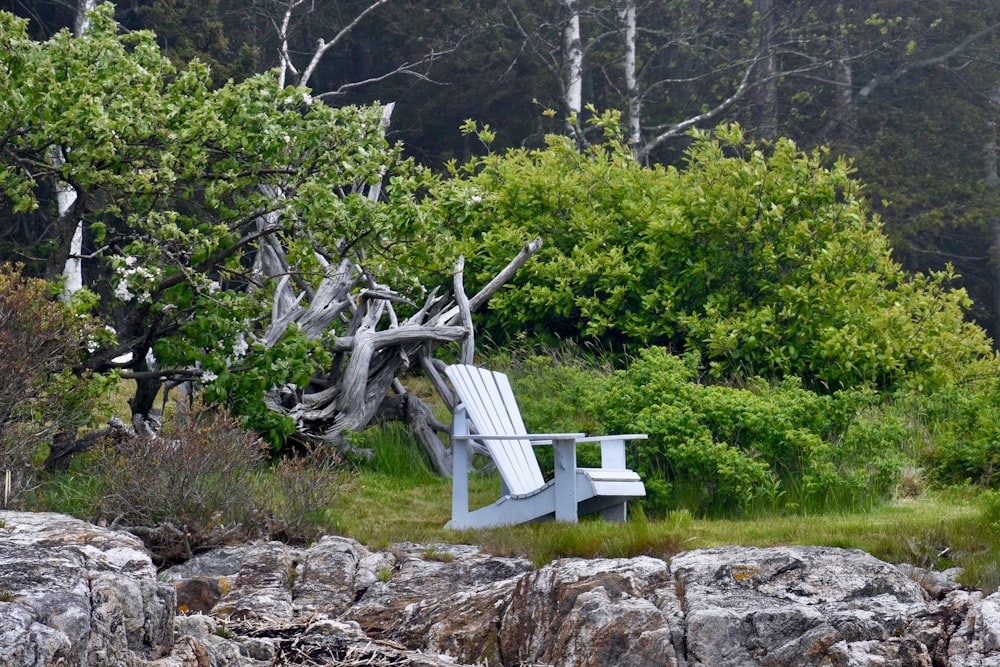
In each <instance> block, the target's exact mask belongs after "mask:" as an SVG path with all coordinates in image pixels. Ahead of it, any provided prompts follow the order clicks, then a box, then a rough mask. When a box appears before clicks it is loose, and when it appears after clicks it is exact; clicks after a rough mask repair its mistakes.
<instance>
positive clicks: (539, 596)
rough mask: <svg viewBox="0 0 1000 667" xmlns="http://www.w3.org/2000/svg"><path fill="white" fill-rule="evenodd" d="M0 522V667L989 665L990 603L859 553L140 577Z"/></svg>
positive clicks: (446, 549)
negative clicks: (128, 666) (538, 565)
mask: <svg viewBox="0 0 1000 667" xmlns="http://www.w3.org/2000/svg"><path fill="white" fill-rule="evenodd" d="M0 521H2V522H3V528H2V529H0V597H2V601H0V666H6V665H11V666H20V665H32V666H34V665H38V666H41V665H88V666H90V665H94V666H104V665H149V666H151V667H152V666H155V667H181V666H185V667H187V666H189V665H190V666H198V667H203V666H218V667H223V666H236V665H241V666H250V667H254V666H260V667H263V666H264V665H307V664H308V665H362V664H364V665H414V666H416V665H422V666H428V667H439V666H444V665H486V664H488V665H560V666H564V665H565V666H571V665H572V666H593V667H597V666H604V665H620V666H633V665H634V666H640V665H641V666H646V665H666V666H677V667H696V666H712V667H727V666H733V667H735V666H740V667H742V666H751V665H752V666H756V665H760V666H764V665H767V666H779V667H780V666H783V665H788V666H793V665H794V666H802V665H842V666H844V667H861V666H866V665H872V666H875V665H879V666H883V667H894V666H895V667H904V666H907V667H908V666H911V665H913V666H924V665H926V666H928V667H932V666H950V667H991V666H995V667H1000V594H994V595H991V596H989V597H985V598H984V595H983V593H981V592H979V591H969V590H965V589H963V588H961V587H960V586H958V584H956V583H954V582H953V581H952V580H951V578H949V577H947V576H945V574H942V573H933V572H926V571H922V570H919V569H917V568H913V567H908V566H894V565H890V564H888V563H884V562H882V561H879V560H877V559H875V558H873V557H871V556H870V555H868V554H865V553H863V552H860V551H853V550H844V549H830V548H815V547H775V548H768V549H758V548H745V547H725V548H717V549H701V550H695V551H688V552H684V553H680V554H677V555H675V556H673V557H672V558H671V559H669V560H663V559H658V558H651V557H638V558H627V559H590V560H584V559H564V560H558V561H555V562H553V563H550V564H548V565H546V566H544V567H541V568H537V569H536V568H533V567H532V566H531V564H530V563H529V562H528V561H526V560H524V559H521V558H501V557H496V556H491V555H489V554H485V553H482V552H480V551H479V550H478V549H476V548H474V547H469V546H454V545H414V544H401V545H395V546H394V547H393V548H391V549H389V550H386V551H370V550H368V549H366V548H365V547H364V546H362V545H360V544H358V543H357V542H355V541H353V540H349V539H345V538H340V537H325V538H323V539H322V540H320V541H319V542H317V543H316V544H314V545H312V546H310V547H309V548H302V549H297V548H292V547H288V546H286V545H283V544H280V543H277V542H265V543H259V544H251V545H243V546H238V547H226V548H221V549H217V550H215V551H212V552H210V553H207V554H203V555H200V556H197V557H195V558H194V559H192V560H190V561H188V562H187V563H185V564H183V565H180V566H176V567H174V568H171V569H169V570H166V571H165V572H161V573H159V575H157V574H156V573H155V571H154V570H153V567H152V564H151V563H150V560H149V557H148V556H147V555H146V553H145V552H144V551H143V550H142V547H141V544H140V543H139V542H138V541H137V540H136V539H135V538H132V537H131V536H129V535H127V534H123V533H116V532H111V531H107V530H103V529H100V528H96V527H94V526H90V525H89V524H86V523H83V522H79V521H76V520H73V519H68V518H66V517H61V516H58V515H45V514H17V513H0ZM952 574H954V573H952ZM952 578H953V577H952ZM175 609H176V610H177V612H176V614H175Z"/></svg>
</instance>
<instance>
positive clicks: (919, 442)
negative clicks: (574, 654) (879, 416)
mask: <svg viewBox="0 0 1000 667" xmlns="http://www.w3.org/2000/svg"><path fill="white" fill-rule="evenodd" d="M894 407H895V409H896V411H897V412H898V413H899V414H900V415H901V416H902V417H903V418H905V419H906V420H907V422H908V424H909V425H910V429H911V431H912V433H913V438H912V441H913V442H912V450H913V455H914V457H915V458H916V459H917V461H918V462H919V463H920V464H921V466H922V468H923V469H924V470H925V471H926V474H927V475H928V477H929V478H930V480H931V481H932V482H934V483H936V484H939V485H940V484H967V483H972V484H981V485H983V486H986V487H994V488H995V487H997V485H998V484H1000V379H998V377H997V375H996V374H995V373H994V374H991V375H990V376H988V377H986V378H983V379H982V380H980V381H976V382H968V383H965V384H962V385H954V386H950V387H946V388H943V389H941V390H939V391H937V392H934V393H933V394H922V393H918V392H907V393H904V394H901V395H900V396H898V397H897V398H896V401H895V406H894Z"/></svg>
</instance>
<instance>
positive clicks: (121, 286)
mask: <svg viewBox="0 0 1000 667" xmlns="http://www.w3.org/2000/svg"><path fill="white" fill-rule="evenodd" d="M115 298H116V299H120V300H122V301H125V302H128V301H131V300H132V299H134V298H135V295H134V294H132V292H130V291H129V289H128V283H126V282H125V281H124V280H123V281H121V282H120V283H118V286H117V287H115Z"/></svg>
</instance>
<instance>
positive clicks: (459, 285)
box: [455, 255, 476, 364]
mask: <svg viewBox="0 0 1000 667" xmlns="http://www.w3.org/2000/svg"><path fill="white" fill-rule="evenodd" d="M464 270H465V257H464V256H462V255H459V256H458V261H457V262H455V302H456V303H457V304H458V314H459V322H460V326H464V327H465V328H466V330H467V331H468V334H467V335H466V337H465V340H463V341H462V363H463V364H472V363H475V357H476V333H475V331H474V330H473V328H472V311H470V310H469V298H468V297H467V296H465V285H464V284H463V283H464V279H463V276H462V272H463V271H464Z"/></svg>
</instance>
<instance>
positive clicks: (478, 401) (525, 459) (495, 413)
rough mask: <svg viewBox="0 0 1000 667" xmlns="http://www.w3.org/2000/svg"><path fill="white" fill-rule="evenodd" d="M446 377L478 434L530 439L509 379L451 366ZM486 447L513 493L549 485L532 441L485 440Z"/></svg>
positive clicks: (479, 369)
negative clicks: (524, 436)
mask: <svg viewBox="0 0 1000 667" xmlns="http://www.w3.org/2000/svg"><path fill="white" fill-rule="evenodd" d="M445 373H446V374H447V375H448V378H449V379H450V380H451V382H452V384H453V385H454V387H455V391H456V392H457V393H458V396H459V398H460V399H461V400H462V403H463V404H464V405H465V409H466V411H467V412H468V413H469V418H470V419H471V420H472V423H473V424H475V426H476V430H477V431H479V432H480V433H486V434H491V433H492V434H495V435H527V433H528V432H527V430H526V429H525V427H524V421H523V420H522V419H521V412H520V410H519V409H518V407H517V401H516V400H515V399H514V392H513V390H512V389H511V386H510V381H509V380H508V379H507V376H506V375H504V374H503V373H497V372H494V371H490V370H487V369H485V368H477V367H475V366H470V365H465V364H459V365H455V366H449V367H448V368H447V369H445ZM483 444H485V445H486V447H487V449H489V451H490V455H491V456H492V457H493V462H494V463H495V464H496V466H497V469H498V470H499V471H500V475H501V476H502V477H503V480H504V483H505V484H506V485H507V488H508V489H510V491H511V493H529V492H531V491H534V490H535V489H537V488H539V487H541V486H542V485H543V484H544V483H545V480H544V478H543V477H542V471H541V469H540V468H539V467H538V460H537V459H536V458H535V453H534V451H532V448H531V443H530V442H529V441H527V440H488V439H484V440H483Z"/></svg>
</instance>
